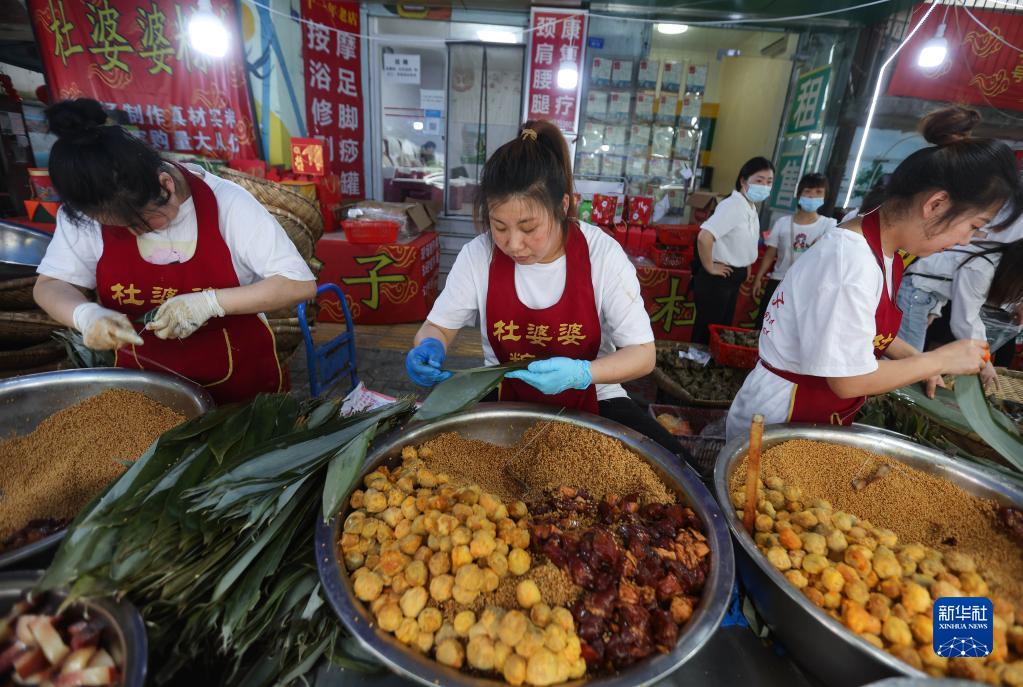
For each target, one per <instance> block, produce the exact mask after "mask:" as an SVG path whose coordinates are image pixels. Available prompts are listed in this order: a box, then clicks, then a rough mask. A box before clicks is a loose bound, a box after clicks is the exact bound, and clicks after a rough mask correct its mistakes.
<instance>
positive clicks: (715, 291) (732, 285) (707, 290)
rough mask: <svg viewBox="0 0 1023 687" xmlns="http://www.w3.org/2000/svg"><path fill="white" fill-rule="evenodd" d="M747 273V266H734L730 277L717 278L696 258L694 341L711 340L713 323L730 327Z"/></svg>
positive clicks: (707, 341) (705, 341)
mask: <svg viewBox="0 0 1023 687" xmlns="http://www.w3.org/2000/svg"><path fill="white" fill-rule="evenodd" d="M748 274H749V268H747V267H733V268H732V273H731V274H730V275H728V276H727V277H716V276H714V275H713V274H710V273H709V272H707V270H705V269H703V267H702V265H699V261H697V271H696V273H695V274H694V275H693V300H694V301H695V302H696V322H695V323H693V338H692V341H693V343H700V344H705V343H709V342H710V329H709V327H710V325H712V324H723V325H727V326H731V324H732V319H733V318H734V317H735V302H736V301H737V300H739V287H740V286H742V283H743V282H744V281H746V276H747V275H748Z"/></svg>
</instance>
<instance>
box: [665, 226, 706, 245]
mask: <svg viewBox="0 0 1023 687" xmlns="http://www.w3.org/2000/svg"><path fill="white" fill-rule="evenodd" d="M656 229H657V242H658V243H663V244H665V245H666V246H694V245H696V235H697V234H699V233H700V225H699V224H658V225H657V227H656Z"/></svg>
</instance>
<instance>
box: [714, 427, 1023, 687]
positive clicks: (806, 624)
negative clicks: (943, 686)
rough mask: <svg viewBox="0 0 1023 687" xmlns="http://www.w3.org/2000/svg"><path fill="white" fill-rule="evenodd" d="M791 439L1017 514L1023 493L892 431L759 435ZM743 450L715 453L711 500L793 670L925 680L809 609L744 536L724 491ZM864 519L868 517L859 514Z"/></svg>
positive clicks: (843, 685)
mask: <svg viewBox="0 0 1023 687" xmlns="http://www.w3.org/2000/svg"><path fill="white" fill-rule="evenodd" d="M791 439H810V440H813V441H824V442H829V443H832V444H842V445H845V446H855V447H856V448H861V449H864V450H867V451H871V452H873V453H878V454H882V455H886V456H890V457H892V458H894V459H895V460H898V461H900V462H902V463H903V464H905V465H908V466H909V467H912V468H915V469H917V470H920V471H922V472H926V473H929V474H932V475H937V476H939V477H942V478H944V479H947V480H949V481H951V482H954V483H955V484H957V485H958V486H959V487H961V488H962V489H963V490H964V491H965V492H967V493H969V494H973V495H975V496H979V497H982V498H987V499H992V500H994V501H996V502H998V503H1001V504H1004V505H1015V506H1018V507H1023V491H1021V490H1020V489H1019V488H1018V487H1015V486H1014V485H1012V484H1010V483H1008V482H1006V481H1003V480H1000V479H998V478H996V477H992V476H991V475H989V474H988V473H985V472H982V471H980V470H978V469H976V468H973V467H970V466H969V465H965V464H963V463H961V462H957V461H953V460H952V459H950V458H948V457H946V456H944V455H943V454H941V453H939V452H937V451H933V450H931V449H928V448H924V447H923V446H920V445H918V444H914V443H912V442H910V441H908V440H907V439H905V438H899V435H896V434H895V433H894V432H887V431H878V430H875V429H873V428H868V427H864V426H857V427H848V428H840V427H825V426H813V425H799V424H793V425H773V426H770V427H767V428H766V429H765V430H764V443H763V446H764V448H765V449H766V448H769V447H771V446H774V445H776V444H780V443H782V442H785V441H789V440H791ZM748 451H749V440H748V439H745V438H741V437H740V438H737V439H733V440H732V441H730V442H729V443H728V444H726V445H725V447H724V448H723V449H722V450H721V454H720V455H719V456H718V462H717V466H716V467H715V469H714V493H715V495H716V496H717V499H718V502H719V503H721V504H723V506H724V508H723V510H724V515H725V519H726V520H727V521H728V526H729V527H730V528H731V530H732V535H733V536H734V538H735V540H736V541H737V542H738V546H737V547H736V566H737V567H738V570H739V577H740V578H741V579H742V581H743V584H745V585H746V589H747V591H748V592H749V594H750V596H751V597H752V598H753V602H754V605H755V606H756V607H757V610H758V611H760V613H761V615H762V616H763V618H764V620H765V621H766V622H767V624H768V625H769V626H770V627H771V629H772V630H773V631H774V633H775V634H776V635H777V636H778V637H779V638H780V639H781V641H782V643H784V645H785V646H786V648H787V649H788V650H789V651H790V652H791V654H792V656H793V658H794V659H795V661H796V662H797V663H799V664H800V665H801V666H803V667H804V668H805V669H806V670H807V671H809V672H810V673H812V674H813V675H815V676H816V677H818V678H819V679H820V680H822V681H823V682H824V684H826V685H828V686H829V687H854V686H858V685H865V684H866V683H870V682H874V681H877V680H881V679H884V678H887V677H897V676H908V677H913V678H925V677H927V676H926V675H925V674H924V673H922V672H920V671H918V670H915V669H914V668H911V667H910V666H909V665H907V664H905V663H903V662H902V661H899V660H898V659H896V658H895V657H894V656H892V655H891V654H888V653H887V652H884V651H882V650H880V649H878V648H876V647H874V646H873V645H871V644H869V643H867V642H866V641H865V640H863V639H860V638H859V637H858V636H856V635H855V634H853V633H852V632H851V631H849V630H848V629H846V627H845V626H844V625H842V624H841V623H840V622H838V621H837V620H835V619H833V618H831V617H830V616H829V615H827V614H826V613H825V612H824V611H822V610H820V609H819V608H817V607H816V606H814V605H813V604H812V603H810V601H809V600H808V599H807V598H806V597H805V596H803V594H802V593H800V592H799V590H797V589H796V588H795V587H793V586H792V585H791V584H789V582H788V581H787V580H786V579H785V577H784V576H783V575H782V574H781V573H780V572H778V570H776V569H775V568H774V566H772V565H771V564H770V563H768V561H767V559H766V558H765V557H764V555H763V554H762V553H760V550H759V549H757V546H756V543H755V542H754V541H753V538H752V537H751V536H750V535H749V534H748V533H747V532H746V530H745V529H744V528H743V526H742V522H741V521H740V520H739V518H738V517H737V516H736V514H735V509H734V508H732V507H731V499H730V498H729V491H728V484H729V482H730V481H731V479H732V475H733V474H734V472H735V470H736V469H737V468H738V466H739V462H740V461H741V460H742V458H743V457H745V455H746V453H747V452H748ZM858 515H860V516H862V517H867V518H869V516H870V514H869V513H859V514H858Z"/></svg>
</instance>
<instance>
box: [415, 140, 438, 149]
mask: <svg viewBox="0 0 1023 687" xmlns="http://www.w3.org/2000/svg"><path fill="white" fill-rule="evenodd" d="M419 147H420V148H433V149H435V150H436V148H437V144H436V143H434V142H433V141H427V142H426V143H424V144H423V145H421V146H419Z"/></svg>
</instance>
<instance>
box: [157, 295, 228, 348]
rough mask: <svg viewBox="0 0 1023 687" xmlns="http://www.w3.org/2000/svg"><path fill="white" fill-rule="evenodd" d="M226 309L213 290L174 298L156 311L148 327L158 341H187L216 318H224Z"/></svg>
mask: <svg viewBox="0 0 1023 687" xmlns="http://www.w3.org/2000/svg"><path fill="white" fill-rule="evenodd" d="M223 316H224V309H223V308H222V307H221V306H220V301H218V300H217V292H216V291H214V290H212V289H207V290H206V291H198V292H196V293H186V294H182V295H180V296H174V298H171V299H170V300H168V301H167V302H165V303H164V304H163V305H161V306H160V309H159V310H157V311H156V317H154V318H153V321H152V322H150V323H149V324H147V325H146V329H148V330H150V331H151V332H153V334H155V335H156V337H157V338H158V339H185V338H188V337H189V336H191V335H192V334H194V333H195V331H196V330H197V329H198V328H199V327H201V326H203V325H204V324H206V322H207V321H208V320H210V319H212V318H214V317H223Z"/></svg>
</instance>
